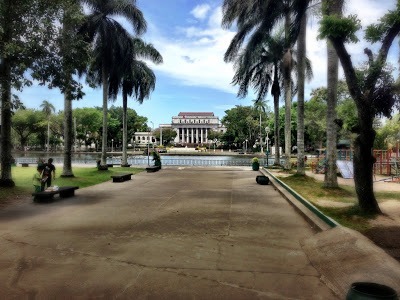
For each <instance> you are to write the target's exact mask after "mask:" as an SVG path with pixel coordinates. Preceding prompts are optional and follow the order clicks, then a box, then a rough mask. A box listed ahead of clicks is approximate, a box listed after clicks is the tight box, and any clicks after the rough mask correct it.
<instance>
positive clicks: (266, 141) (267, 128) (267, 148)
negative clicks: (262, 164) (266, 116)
mask: <svg viewBox="0 0 400 300" xmlns="http://www.w3.org/2000/svg"><path fill="white" fill-rule="evenodd" d="M269 132H270V128H269V127H268V126H267V127H265V134H266V137H265V143H266V144H267V145H266V151H267V166H268V165H269V162H268V155H269V137H268V134H269Z"/></svg>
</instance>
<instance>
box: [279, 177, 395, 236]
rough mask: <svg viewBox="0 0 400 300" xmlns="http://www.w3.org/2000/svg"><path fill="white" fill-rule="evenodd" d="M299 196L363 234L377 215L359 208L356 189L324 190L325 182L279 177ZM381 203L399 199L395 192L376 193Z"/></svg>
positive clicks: (304, 178)
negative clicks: (330, 204)
mask: <svg viewBox="0 0 400 300" xmlns="http://www.w3.org/2000/svg"><path fill="white" fill-rule="evenodd" d="M278 178H279V179H280V180H281V181H283V182H284V183H285V184H287V185H288V186H290V187H291V188H292V189H293V190H295V191H296V192H297V193H298V194H300V195H301V196H303V197H304V198H305V199H307V200H309V201H310V202H311V203H313V204H314V205H315V206H316V207H317V208H318V209H319V210H320V211H321V212H323V213H324V214H325V215H327V216H329V217H331V218H332V219H334V220H335V221H337V222H338V223H340V224H342V225H343V226H346V227H350V228H353V229H355V230H358V231H360V232H363V231H365V230H367V229H369V228H370V226H369V220H371V219H373V218H374V217H375V215H369V214H365V213H363V212H362V211H360V209H359V207H358V201H357V195H356V192H355V189H354V187H351V186H339V187H338V188H324V186H323V182H321V181H318V180H316V179H314V178H312V177H309V176H300V175H296V174H294V175H290V176H288V177H284V176H279V177H278ZM375 196H376V197H377V199H378V201H379V202H382V201H385V200H388V199H398V195H397V193H395V192H376V193H375ZM318 200H328V201H333V202H341V203H350V204H353V205H351V206H349V207H325V206H321V205H318Z"/></svg>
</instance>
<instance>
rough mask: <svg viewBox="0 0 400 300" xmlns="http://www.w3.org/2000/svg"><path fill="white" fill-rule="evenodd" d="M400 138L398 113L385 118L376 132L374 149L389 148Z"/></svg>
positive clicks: (399, 116)
mask: <svg viewBox="0 0 400 300" xmlns="http://www.w3.org/2000/svg"><path fill="white" fill-rule="evenodd" d="M399 140H400V114H396V115H394V116H393V118H391V119H389V120H387V121H386V122H385V124H384V125H383V126H382V127H380V128H379V129H378V130H377V132H376V140H375V149H391V148H392V147H394V146H396V144H397V141H399Z"/></svg>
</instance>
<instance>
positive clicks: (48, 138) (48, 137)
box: [47, 119, 50, 152]
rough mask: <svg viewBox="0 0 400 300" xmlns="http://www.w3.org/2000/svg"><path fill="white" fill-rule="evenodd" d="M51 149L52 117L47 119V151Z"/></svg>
mask: <svg viewBox="0 0 400 300" xmlns="http://www.w3.org/2000/svg"><path fill="white" fill-rule="evenodd" d="M49 151H50V119H48V120H47V152H49Z"/></svg>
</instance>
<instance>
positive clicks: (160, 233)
mask: <svg viewBox="0 0 400 300" xmlns="http://www.w3.org/2000/svg"><path fill="white" fill-rule="evenodd" d="M256 175H258V172H254V171H251V170H250V168H242V167H237V168H232V167H230V168H223V167H221V168H201V167H196V168H190V167H185V168H183V167H182V168H163V169H162V170H161V171H159V172H157V173H145V172H143V173H140V174H137V175H135V176H134V177H133V180H131V181H128V182H124V183H112V182H111V181H110V182H107V183H103V184H99V185H96V186H92V187H89V188H85V189H80V190H78V191H76V197H74V198H70V199H63V200H56V201H55V202H53V203H49V204H36V203H32V202H29V203H25V204H23V205H19V206H13V207H9V208H7V209H4V210H2V211H0V291H1V296H0V298H1V299H24V298H28V299H49V298H52V299H54V298H64V299H70V298H74V299H77V298H78V299H91V298H97V299H188V298H192V299H340V298H342V296H343V290H344V289H345V288H346V287H347V285H348V282H347V281H346V280H345V279H344V278H348V276H347V275H348V274H347V273H345V274H343V272H342V273H338V272H336V273H335V272H332V270H334V271H335V270H337V268H338V266H339V268H340V265H341V262H342V263H343V264H346V263H348V264H349V265H346V270H351V265H350V263H351V261H352V259H354V257H352V256H351V255H348V257H347V258H348V260H347V261H340V259H343V255H342V256H340V255H338V256H335V255H334V254H335V253H336V254H337V253H339V252H338V249H336V252H330V251H329V247H326V245H329V243H331V248H334V247H332V240H334V237H335V236H340V234H339V235H337V234H336V232H334V231H332V230H327V231H325V232H322V233H318V234H317V233H316V231H315V230H314V229H312V227H311V226H310V224H309V223H307V221H305V219H304V218H303V217H302V216H301V215H300V214H299V213H298V212H297V211H296V210H295V208H293V206H291V205H290V204H289V203H288V202H287V201H286V200H285V199H284V198H283V197H282V195H281V194H280V193H279V192H278V191H277V190H276V188H275V187H274V186H272V185H267V186H263V185H258V184H257V183H256V181H255V177H256ZM335 230H336V229H335ZM321 234H322V235H323V236H321ZM327 234H329V236H328V235H327ZM358 241H359V240H358V239H357V240H356V244H357V243H358ZM336 242H337V244H335V245H337V247H336V248H341V247H340V246H339V245H341V244H340V240H339V241H337V240H336ZM364 242H365V243H368V241H363V243H364ZM354 244H355V243H353V245H354ZM358 245H360V247H361V248H365V247H364V246H365V244H358ZM345 246H346V247H348V248H347V249H345V250H346V252H347V253H351V250H352V249H351V247H352V245H351V243H349V242H348V243H346V245H345ZM357 249H358V248H357ZM342 250H343V249H342ZM342 252H343V251H342ZM332 253H333V254H332ZM357 253H359V252H356V254H357ZM327 254H332V255H327ZM384 254H385V253H380V252H379V255H377V256H376V258H377V259H378V260H375V261H374V263H378V264H379V263H384V262H385V261H386V260H385V259H386V257H384ZM382 257H384V259H383V258H382ZM363 258H364V259H368V258H366V257H363ZM321 264H322V266H321ZM385 266H386V265H385ZM392 267H393V268H394V272H395V273H394V274H397V273H396V272H397V271H398V270H400V267H399V265H398V264H397V265H396V264H394V265H392ZM375 270H376V273H378V274H379V268H378V267H375ZM348 272H350V273H351V271H348ZM352 274H353V275H354V274H359V273H357V270H354V272H353V273H352ZM337 275H340V276H344V277H343V278H342V279H341V280H339V281H338V280H336V281H335V280H333V279H332V278H336V277H335V276H337ZM346 276H347V277H346ZM387 276H388V277H389V278H390V279H393V280H397V279H396V277H393V276H392V275H391V274H387ZM353 278H357V279H359V278H362V277H360V276H353ZM343 282H344V283H343ZM399 282H400V281H399ZM392 287H393V286H392ZM333 291H334V292H333Z"/></svg>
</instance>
